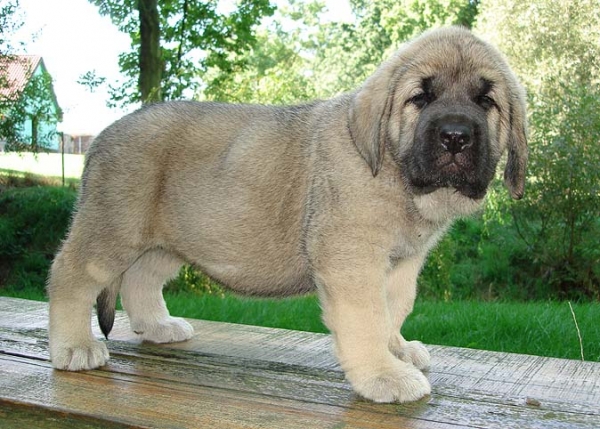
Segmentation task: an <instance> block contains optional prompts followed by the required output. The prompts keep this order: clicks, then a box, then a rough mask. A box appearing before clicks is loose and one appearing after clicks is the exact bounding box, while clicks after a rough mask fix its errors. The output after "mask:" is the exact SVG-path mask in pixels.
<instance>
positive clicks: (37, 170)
mask: <svg viewBox="0 0 600 429" xmlns="http://www.w3.org/2000/svg"><path fill="white" fill-rule="evenodd" d="M83 158H84V156H83V155H75V154H65V158H64V159H65V177H67V178H72V179H79V178H80V177H81V173H82V171H83ZM1 170H6V171H13V172H20V173H31V174H35V175H38V176H45V177H62V156H61V154H59V153H38V154H33V153H13V152H7V153H0V171H1Z"/></svg>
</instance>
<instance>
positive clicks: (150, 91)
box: [138, 0, 163, 104]
mask: <svg viewBox="0 0 600 429" xmlns="http://www.w3.org/2000/svg"><path fill="white" fill-rule="evenodd" d="M138 12H139V14H140V38H141V44H140V57H139V60H140V78H139V81H138V85H139V89H140V97H141V100H142V103H143V104H147V103H154V102H157V101H161V100H162V94H161V90H160V81H161V78H162V68H163V64H162V59H161V55H160V21H159V18H158V5H157V0H138Z"/></svg>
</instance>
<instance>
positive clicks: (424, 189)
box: [411, 177, 487, 200]
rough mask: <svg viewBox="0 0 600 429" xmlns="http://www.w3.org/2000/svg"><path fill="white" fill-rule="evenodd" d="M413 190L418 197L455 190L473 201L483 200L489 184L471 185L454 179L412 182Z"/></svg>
mask: <svg viewBox="0 0 600 429" xmlns="http://www.w3.org/2000/svg"><path fill="white" fill-rule="evenodd" d="M411 188H412V190H413V193H415V194H416V195H426V194H430V193H432V192H435V191H437V190H438V189H442V188H451V189H454V190H455V191H456V192H458V193H459V194H461V195H463V196H465V197H467V198H471V199H473V200H480V199H482V198H483V197H484V196H485V194H486V192H487V184H483V183H470V182H467V181H464V180H460V179H455V178H454V177H452V178H447V179H445V178H438V179H437V180H434V181H430V182H427V181H420V180H417V181H411Z"/></svg>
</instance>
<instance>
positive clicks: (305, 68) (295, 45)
mask: <svg viewBox="0 0 600 429" xmlns="http://www.w3.org/2000/svg"><path fill="white" fill-rule="evenodd" d="M323 8H324V6H323V4H322V3H321V2H318V1H317V2H296V1H291V2H290V6H289V7H284V6H282V7H280V8H279V9H278V10H277V13H276V14H275V16H274V18H273V20H272V21H270V23H269V24H268V25H266V26H263V27H261V28H259V30H257V33H256V44H255V45H254V47H253V48H252V49H250V50H248V51H246V52H243V53H242V54H241V55H238V56H237V57H236V59H235V62H236V63H239V64H243V65H244V67H243V68H238V69H237V70H236V71H235V72H234V73H232V72H231V70H224V69H223V68H219V67H212V68H210V69H209V70H208V72H207V73H206V74H205V75H204V81H205V86H204V87H203V88H202V91H201V92H200V93H198V94H196V97H197V98H200V99H208V100H219V101H230V102H232V101H233V102H246V103H269V104H290V103H298V102H300V101H303V100H309V99H313V98H315V97H317V93H316V91H315V85H314V81H315V79H314V76H312V70H311V59H310V52H311V50H312V49H313V48H314V44H315V41H314V38H315V37H316V32H317V31H318V28H319V25H320V21H319V14H320V13H321V12H322V11H323ZM283 22H286V23H287V24H288V25H287V26H286V28H284V25H283ZM291 22H293V25H291V24H290V23H291ZM290 27H291V28H290Z"/></svg>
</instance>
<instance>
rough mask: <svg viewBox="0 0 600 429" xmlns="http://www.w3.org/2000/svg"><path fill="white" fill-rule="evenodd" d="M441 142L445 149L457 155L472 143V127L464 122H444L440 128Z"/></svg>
mask: <svg viewBox="0 0 600 429" xmlns="http://www.w3.org/2000/svg"><path fill="white" fill-rule="evenodd" d="M440 143H441V144H442V146H443V147H444V149H446V150H447V151H448V152H450V153H451V154H453V155H456V154H457V153H460V152H462V151H463V150H465V149H466V148H467V147H468V146H469V145H470V144H471V129H470V128H469V127H468V126H466V125H463V124H455V123H449V124H444V125H442V127H441V128H440Z"/></svg>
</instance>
